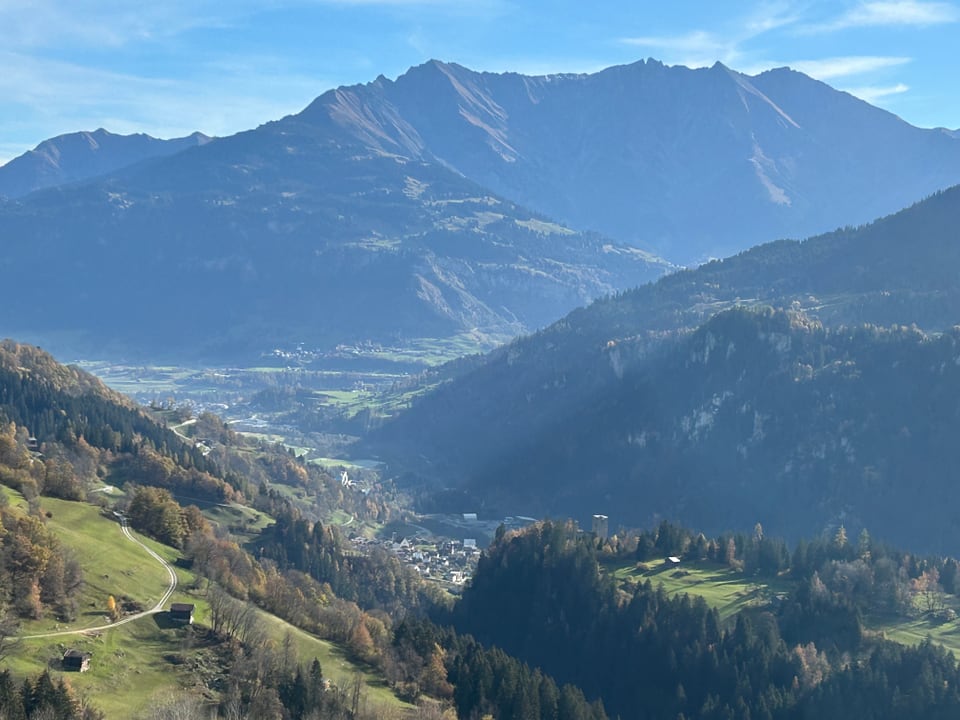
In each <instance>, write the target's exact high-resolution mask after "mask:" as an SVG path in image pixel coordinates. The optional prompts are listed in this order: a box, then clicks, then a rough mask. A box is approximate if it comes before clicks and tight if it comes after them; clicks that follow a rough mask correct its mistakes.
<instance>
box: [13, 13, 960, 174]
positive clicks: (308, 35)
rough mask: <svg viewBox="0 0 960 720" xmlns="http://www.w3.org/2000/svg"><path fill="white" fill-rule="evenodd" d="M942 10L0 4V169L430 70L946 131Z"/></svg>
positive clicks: (225, 124) (225, 121) (952, 123)
mask: <svg viewBox="0 0 960 720" xmlns="http://www.w3.org/2000/svg"><path fill="white" fill-rule="evenodd" d="M958 41H960V0H952V1H950V2H946V1H945V2H940V1H936V2H926V1H921V0H907V1H905V2H888V1H873V0H867V1H859V0H858V1H851V2H816V1H806V2H803V1H797V2H791V1H789V0H784V1H782V2H776V1H773V2H737V3H720V2H716V0H706V1H701V0H689V1H684V0H672V1H670V0H661V2H656V3H654V2H649V1H648V0H626V1H624V2H621V1H620V0H609V1H607V0H599V1H597V2H584V1H583V0H553V1H550V2H545V1H542V0H259V1H256V2H253V1H251V0H229V2H223V1H222V0H169V1H161V2H157V3H154V4H144V3H140V2H137V3H134V2H130V1H129V0H83V2H76V1H75V0H31V1H30V2H17V1H16V0H13V1H11V0H0V97H2V98H3V101H2V103H0V163H2V162H5V161H6V160H9V159H10V158H11V157H14V156H16V155H18V154H20V153H22V152H24V151H25V150H27V149H29V148H32V147H34V146H35V145H36V144H37V143H39V142H41V141H42V140H44V139H46V138H48V137H52V136H54V135H58V134H61V133H65V132H73V131H76V130H93V129H96V128H98V127H105V128H107V129H108V130H111V131H113V132H118V133H131V132H146V133H149V134H151V135H155V136H158V137H173V136H178V135H185V134H188V133H190V132H192V131H193V130H201V131H203V132H206V133H208V134H211V135H227V134H231V133H234V132H237V131H240V130H244V129H248V128H251V127H255V126H257V125H259V124H261V123H263V122H266V121H268V120H273V119H276V118H279V117H282V116H283V115H286V114H289V113H292V112H297V111H299V110H300V109H302V108H303V107H304V106H306V105H307V104H308V103H309V102H310V101H311V100H312V99H313V98H314V97H316V96H317V95H319V94H321V93H322V92H324V91H325V90H328V89H330V88H331V87H336V86H337V85H342V84H352V83H358V82H367V81H370V80H372V79H374V78H375V77H376V76H377V75H379V74H383V75H386V76H387V77H390V78H394V77H396V76H397V75H399V74H401V73H403V72H404V71H405V70H406V69H407V68H408V67H410V66H411V65H416V64H419V63H421V62H423V61H425V60H428V59H430V58H437V59H441V60H447V61H453V62H458V63H461V64H463V65H466V66H467V67H470V68H473V69H477V70H490V71H506V70H514V71H518V72H524V73H532V74H545V73H555V72H594V71H597V70H600V69H602V68H604V67H607V66H610V65H615V64H621V63H628V62H633V61H635V60H638V59H641V58H647V57H654V58H657V59H659V60H662V61H664V62H666V63H668V64H682V65H689V66H703V65H712V64H713V63H714V62H715V61H717V60H719V61H721V62H723V63H724V64H726V65H728V66H730V67H732V68H734V69H736V70H740V71H742V72H747V73H749V74H754V73H757V72H760V71H762V70H764V69H767V68H771V67H779V66H783V65H790V66H791V67H794V68H796V69H798V70H802V71H804V72H806V73H808V74H809V75H812V76H814V77H817V78H819V79H821V80H824V81H825V82H828V83H829V84H831V85H833V86H834V87H838V88H840V89H844V90H848V91H849V92H852V93H854V94H856V95H858V96H859V97H862V98H864V99H865V100H868V101H869V102H872V103H874V104H875V105H879V106H880V107H883V108H886V109H888V110H890V111H891V112H894V113H896V114H898V115H900V116H901V117H903V118H904V119H905V120H907V121H908V122H911V123H913V124H914V125H919V126H922V127H936V126H945V127H949V128H952V129H957V128H960V93H958V92H957V88H958V87H960V82H958V80H957V78H958V77H960V43H958Z"/></svg>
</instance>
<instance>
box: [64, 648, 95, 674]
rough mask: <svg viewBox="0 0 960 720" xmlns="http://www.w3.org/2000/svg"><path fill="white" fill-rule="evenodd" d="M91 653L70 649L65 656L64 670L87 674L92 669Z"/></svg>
mask: <svg viewBox="0 0 960 720" xmlns="http://www.w3.org/2000/svg"><path fill="white" fill-rule="evenodd" d="M91 657H92V656H91V655H90V653H86V652H82V651H80V650H74V649H72V648H71V649H70V650H67V651H66V652H65V653H64V654H63V669H64V670H75V671H76V672H86V671H87V670H89V669H90V658H91Z"/></svg>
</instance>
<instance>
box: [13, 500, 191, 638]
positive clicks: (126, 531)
mask: <svg viewBox="0 0 960 720" xmlns="http://www.w3.org/2000/svg"><path fill="white" fill-rule="evenodd" d="M120 532H122V533H123V535H124V537H126V538H127V540H129V541H130V542H133V543H136V544H137V545H139V546H140V547H142V548H143V549H144V550H146V552H147V554H148V555H150V557H152V558H153V559H154V560H156V561H157V562H159V563H160V564H161V565H163V568H164V570H166V571H167V576H168V577H169V578H170V584H169V585H168V586H167V590H166V592H164V593H163V596H162V597H161V598H160V601H159V602H158V603H157V604H156V605H154V606H153V607H152V608H151V609H150V610H144V611H143V612H138V613H135V614H133V615H127V616H125V617H123V618H121V619H120V620H117V621H116V622H113V623H110V624H108V625H97V626H96V627H88V628H83V629H80V630H60V631H58V632H50V633H40V634H39V635H21V636H20V637H21V639H23V640H33V639H35V638H49V637H59V636H61V635H83V634H84V633H90V632H99V631H101V630H110V629H111V628H115V627H119V626H120V625H126V624H127V623H128V622H133V621H134V620H139V619H140V618H142V617H146V616H147V615H153V614H155V613H158V612H161V611H162V610H163V606H164V605H166V604H167V601H168V600H169V599H170V596H171V595H173V592H174V591H175V590H176V589H177V573H176V572H175V571H174V569H173V566H171V565H170V563H168V562H167V561H166V560H164V559H163V558H162V557H161V556H160V555H158V554H157V553H156V552H154V551H153V550H151V549H150V548H149V547H147V546H146V545H144V544H143V543H142V542H140V541H139V540H137V538H135V537H134V536H133V533H132V532H130V527H129V526H128V525H127V519H126V518H125V517H122V516H121V517H120Z"/></svg>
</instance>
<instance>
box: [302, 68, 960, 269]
mask: <svg viewBox="0 0 960 720" xmlns="http://www.w3.org/2000/svg"><path fill="white" fill-rule="evenodd" d="M303 116H304V117H308V118H310V119H311V120H313V121H315V122H318V121H319V120H318V118H320V119H323V120H324V121H328V122H330V123H332V124H334V125H336V126H337V127H339V128H340V130H341V131H342V132H343V133H347V134H349V135H351V136H353V137H357V138H361V139H362V140H363V141H364V142H365V143H368V144H373V145H376V146H377V147H380V148H381V149H383V150H384V151H386V152H395V153H401V154H404V155H407V156H411V155H412V156H416V157H427V158H437V159H439V160H440V161H442V162H444V163H446V164H448V165H449V166H451V167H453V168H455V169H456V170H458V171H459V172H462V173H463V174H465V175H466V176H467V177H470V178H472V179H473V180H475V181H477V182H479V183H480V184H482V185H484V186H486V187H489V188H491V189H492V190H494V191H495V192H497V193H499V194H501V195H504V196H506V197H509V198H511V199H513V200H514V201H517V202H519V203H521V204H523V205H526V206H528V207H532V208H535V209H537V210H539V211H541V212H544V213H546V214H547V215H549V216H551V217H554V218H557V219H559V220H561V221H563V222H566V223H568V224H570V225H572V226H573V227H577V228H585V229H593V230H598V231H600V232H603V233H604V234H607V235H610V236H611V237H615V238H617V239H620V240H625V241H628V242H632V243H635V244H638V245H639V246H641V247H648V248H653V249H655V250H656V251H657V252H658V253H659V254H661V255H664V256H665V257H667V258H669V259H671V260H672V261H674V262H682V263H690V262H693V261H700V260H702V259H704V258H708V257H711V256H713V257H718V256H723V255H728V254H731V253H734V252H737V251H739V250H743V249H746V248H748V247H750V246H752V245H755V244H757V243H759V242H764V241H769V240H772V239H775V238H778V237H804V236H808V235H811V234H814V233H816V232H824V231H827V230H832V229H833V228H835V227H838V226H842V225H850V224H855V223H860V222H866V221H868V220H871V219H873V218H875V217H877V216H879V215H882V214H886V213H890V212H894V211H896V210H898V209H900V208H902V207H904V206H905V205H907V204H909V203H911V202H914V201H916V200H919V199H921V198H922V197H924V196H926V195H928V194H930V193H932V192H933V191H935V190H938V189H941V188H944V187H947V186H949V185H952V184H955V183H957V182H960V143H958V142H957V140H956V137H955V136H954V135H952V134H950V133H947V132H943V131H940V130H921V129H918V128H915V127H912V126H910V125H908V124H907V123H905V122H903V121H902V120H900V119H899V118H897V117H896V116H894V115H891V114H890V113H888V112H885V111H883V110H880V109H878V108H875V107H872V106H870V105H868V104H867V103H864V102H862V101H860V100H858V99H856V98H854V97H853V96H851V95H848V94H846V93H842V92H838V91H836V90H834V89H832V88H830V87H829V86H828V85H825V84H823V83H820V82H817V81H815V80H812V79H811V78H809V77H807V76H805V75H803V74H801V73H797V72H793V71H791V70H788V69H780V70H774V71H770V72H766V73H763V74H761V75H758V76H756V77H749V76H746V75H743V74H741V73H737V72H735V71H732V70H730V69H728V68H726V67H724V66H723V65H721V64H719V63H718V64H717V65H715V66H714V67H712V68H710V69H701V70H690V69H687V68H684V67H667V66H664V65H663V64H661V63H659V62H656V61H653V60H649V61H646V62H642V61H641V62H638V63H635V64H632V65H626V66H618V67H612V68H608V69H606V70H603V71H601V72H599V73H596V74H592V75H552V76H545V77H528V76H523V75H518V74H513V73H506V74H493V73H478V72H474V71H471V70H469V69H467V68H464V67H462V66H459V65H455V64H447V63H441V62H437V61H431V62H429V63H426V64H425V65H421V66H419V67H415V68H412V69H411V70H410V71H408V72H407V73H406V74H404V75H402V76H401V77H399V78H398V79H397V80H396V81H395V82H391V81H389V80H387V79H385V78H383V77H380V78H378V79H377V80H376V81H374V82H372V83H369V84H367V85H358V86H353V87H347V88H339V89H337V90H335V91H331V92H329V93H326V94H324V95H323V96H321V97H320V98H318V99H317V100H316V101H315V102H314V103H313V104H312V105H311V106H310V107H309V108H307V109H306V110H305V111H304V113H303Z"/></svg>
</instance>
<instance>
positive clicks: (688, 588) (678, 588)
mask: <svg viewBox="0 0 960 720" xmlns="http://www.w3.org/2000/svg"><path fill="white" fill-rule="evenodd" d="M607 570H608V572H612V573H613V576H614V577H615V578H617V579H618V580H619V581H621V582H622V583H628V584H629V583H637V582H646V581H647V580H649V581H650V582H651V583H653V585H654V587H656V586H657V585H662V586H663V589H664V590H665V591H666V593H667V595H669V596H671V597H672V596H674V595H677V594H679V593H687V594H689V595H699V596H700V597H702V598H703V599H704V600H706V602H707V605H709V606H710V607H712V608H714V609H716V611H717V612H718V613H720V619H721V620H722V621H724V622H726V621H728V620H730V619H732V618H733V617H734V616H735V615H736V614H737V613H738V612H740V611H741V610H745V609H747V608H750V607H760V606H763V605H766V604H767V603H769V601H770V599H771V598H772V597H774V596H775V595H777V594H779V593H782V592H787V591H788V590H789V589H791V588H792V583H790V582H789V581H786V580H780V579H776V580H771V579H769V578H763V579H754V578H749V577H747V576H746V575H744V574H743V573H741V572H737V571H735V570H731V569H730V568H728V567H725V566H723V565H717V564H714V563H707V562H701V563H683V564H682V565H681V566H680V567H672V566H670V565H668V563H667V561H666V560H657V561H655V562H650V563H645V564H643V565H641V566H639V567H638V566H637V565H634V564H628V565H620V566H616V567H610V568H607Z"/></svg>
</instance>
